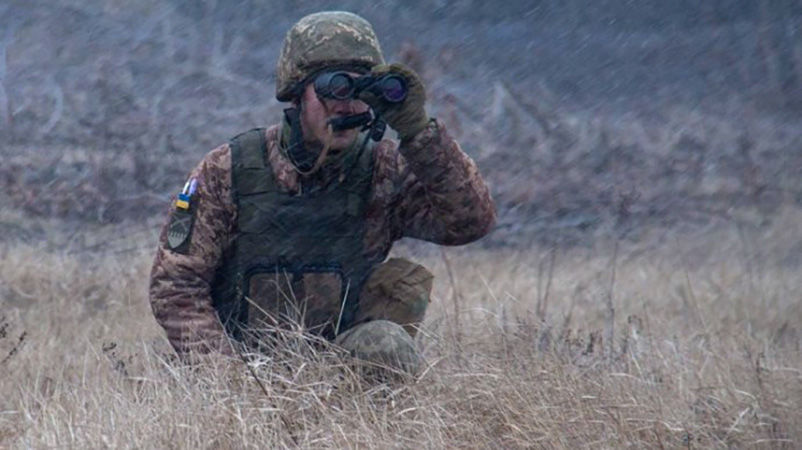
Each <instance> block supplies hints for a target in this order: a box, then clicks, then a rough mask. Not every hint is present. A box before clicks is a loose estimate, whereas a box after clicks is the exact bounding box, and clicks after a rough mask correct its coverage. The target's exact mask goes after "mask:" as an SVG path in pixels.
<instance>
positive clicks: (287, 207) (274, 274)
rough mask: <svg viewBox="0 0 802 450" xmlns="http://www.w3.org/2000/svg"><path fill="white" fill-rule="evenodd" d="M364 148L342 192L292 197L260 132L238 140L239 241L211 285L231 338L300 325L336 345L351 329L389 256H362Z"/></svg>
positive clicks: (337, 188)
mask: <svg viewBox="0 0 802 450" xmlns="http://www.w3.org/2000/svg"><path fill="white" fill-rule="evenodd" d="M358 139H364V136H360V137H359V138H358ZM360 142H366V144H365V145H361V147H360V146H357V147H356V149H355V150H356V151H357V152H358V153H357V154H356V157H354V158H351V160H350V162H348V161H346V162H345V163H344V168H343V170H344V175H345V178H344V179H341V181H340V182H339V183H338V182H336V181H335V182H332V183H331V184H330V185H329V186H328V187H326V188H324V189H321V190H318V191H315V192H310V193H301V194H300V195H293V194H290V193H287V192H283V191H281V190H280V189H279V187H278V185H277V183H276V180H275V176H274V174H273V169H272V167H271V165H270V162H269V161H268V159H267V152H266V150H265V149H266V143H265V130H264V129H263V128H259V129H254V130H251V131H248V132H246V133H243V134H241V135H239V136H237V137H235V138H234V139H232V140H231V143H230V144H231V145H230V147H231V182H232V194H233V200H234V204H235V205H236V206H237V210H238V220H237V226H236V233H237V234H236V238H235V240H234V242H233V244H232V246H231V247H230V248H229V249H228V251H227V252H226V254H225V255H224V260H223V264H222V265H221V266H220V268H219V269H218V270H217V273H216V275H215V279H214V282H213V283H212V299H213V304H214V308H215V310H216V311H217V314H218V316H219V317H220V319H221V321H222V322H223V324H224V326H225V328H226V331H227V332H228V334H229V335H230V336H232V337H234V338H236V339H239V340H242V339H243V338H245V337H247V336H246V333H248V331H249V330H253V329H254V328H259V327H273V326H282V325H286V324H287V323H290V322H296V323H298V322H302V323H303V325H304V326H305V327H306V328H307V329H308V330H309V331H310V332H313V333H317V334H320V335H322V336H324V337H326V338H328V339H332V338H333V337H334V336H335V335H336V334H337V333H338V332H342V331H345V330H346V329H347V328H348V327H349V326H350V325H351V322H352V320H353V316H354V313H355V312H356V307H357V302H358V299H359V293H360V291H361V288H362V285H363V283H364V281H365V279H366V278H367V277H368V275H369V274H370V272H371V271H372V269H373V268H374V267H375V266H376V265H378V264H379V263H380V262H381V260H382V259H383V258H384V256H386V255H380V256H377V257H374V258H372V259H370V258H367V257H366V256H365V252H364V235H365V210H366V204H367V200H368V197H369V195H370V189H371V181H372V177H373V156H372V155H373V152H372V148H371V147H372V145H370V144H372V141H370V143H369V144H368V143H367V141H360Z"/></svg>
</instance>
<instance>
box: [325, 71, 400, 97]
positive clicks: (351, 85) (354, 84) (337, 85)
mask: <svg viewBox="0 0 802 450" xmlns="http://www.w3.org/2000/svg"><path fill="white" fill-rule="evenodd" d="M362 91H368V92H370V93H372V94H373V95H375V96H376V97H378V98H380V99H383V100H384V101H386V102H389V103H401V102H403V101H404V99H406V98H407V82H406V80H404V78H403V77H401V76H400V75H395V74H386V75H382V76H381V77H374V76H373V75H363V76H360V77H353V76H352V75H350V74H349V73H348V72H343V71H334V72H324V73H322V74H320V75H318V76H317V77H316V78H315V92H316V93H317V95H319V96H321V97H324V98H333V99H335V100H349V99H353V98H357V97H358V96H359V93H360V92H362Z"/></svg>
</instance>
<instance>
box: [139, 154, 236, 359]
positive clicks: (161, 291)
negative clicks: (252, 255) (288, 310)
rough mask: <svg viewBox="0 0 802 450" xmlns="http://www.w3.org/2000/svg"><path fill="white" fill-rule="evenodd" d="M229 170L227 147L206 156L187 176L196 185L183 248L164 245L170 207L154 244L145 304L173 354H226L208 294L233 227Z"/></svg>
mask: <svg viewBox="0 0 802 450" xmlns="http://www.w3.org/2000/svg"><path fill="white" fill-rule="evenodd" d="M230 168H231V152H230V150H229V148H228V145H223V146H221V147H218V148H217V149H215V150H213V151H211V152H210V153H209V154H207V155H206V157H205V158H204V159H203V160H202V161H201V162H200V164H198V166H197V167H196V168H195V169H194V170H193V171H192V173H191V174H190V179H192V178H194V179H195V180H197V190H196V191H195V193H194V195H192V197H191V199H190V204H191V207H192V209H191V211H192V212H193V217H194V219H193V224H192V229H191V234H190V235H189V237H188V240H189V242H188V244H185V245H183V246H181V247H178V250H171V249H170V246H169V245H168V239H167V234H168V231H169V229H170V224H171V222H172V220H173V216H174V215H175V214H176V207H175V206H172V205H171V210H170V216H169V217H168V220H167V223H165V225H164V227H163V229H162V233H161V237H160V239H159V248H158V250H157V252H156V259H155V261H154V262H153V267H152V269H151V275H150V305H151V308H152V309H153V314H154V316H155V317H156V321H157V322H158V323H159V324H160V325H161V326H162V327H163V328H164V330H165V331H166V332H167V338H168V339H169V341H170V343H171V344H172V345H173V347H174V348H175V350H176V351H177V352H178V353H179V355H187V354H188V353H189V352H190V351H191V352H193V353H195V352H197V353H209V352H221V353H224V354H231V347H230V345H228V343H227V340H226V337H225V332H224V331H223V328H222V326H221V324H220V322H219V320H218V317H217V314H216V312H215V311H214V308H213V307H212V298H211V290H210V285H211V282H212V279H213V277H214V274H215V270H216V268H217V266H218V264H219V262H220V260H221V258H222V255H223V252H224V250H225V249H226V248H227V247H228V245H229V242H230V237H231V236H232V235H233V232H232V227H233V224H234V223H235V218H234V216H235V214H236V208H235V207H234V204H233V202H232V200H231V171H230Z"/></svg>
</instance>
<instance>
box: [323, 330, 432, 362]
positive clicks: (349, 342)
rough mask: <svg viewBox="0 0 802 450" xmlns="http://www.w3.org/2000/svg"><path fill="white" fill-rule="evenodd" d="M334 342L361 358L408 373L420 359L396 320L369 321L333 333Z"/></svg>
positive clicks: (408, 337)
mask: <svg viewBox="0 0 802 450" xmlns="http://www.w3.org/2000/svg"><path fill="white" fill-rule="evenodd" d="M334 343H336V344H338V345H340V346H342V347H343V348H344V349H346V350H347V351H349V352H350V353H351V355H352V356H354V357H356V358H359V359H361V360H364V361H367V362H370V363H372V364H376V365H378V366H379V368H381V367H386V368H389V369H391V370H394V371H398V372H403V373H406V374H409V375H415V374H417V373H418V372H419V371H420V369H421V366H422V363H423V358H422V357H421V355H420V353H418V350H417V349H416V348H415V342H413V340H412V337H410V336H409V334H407V332H406V331H404V329H403V328H402V327H401V326H400V325H398V324H397V323H394V322H390V321H389V320H373V321H370V322H365V323H363V324H361V325H357V326H355V327H353V328H351V329H350V330H348V331H346V332H345V333H343V334H341V335H339V336H337V339H335V340H334Z"/></svg>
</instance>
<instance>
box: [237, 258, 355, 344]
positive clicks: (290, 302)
mask: <svg viewBox="0 0 802 450" xmlns="http://www.w3.org/2000/svg"><path fill="white" fill-rule="evenodd" d="M347 285H348V283H347V282H343V277H342V274H341V272H339V271H321V270H314V269H310V271H301V272H288V271H276V272H261V273H255V274H253V275H251V277H250V278H249V282H248V292H247V297H246V299H245V301H246V303H247V310H248V315H247V317H248V321H247V323H248V328H250V329H251V330H252V331H255V332H258V330H269V329H272V328H276V327H281V328H292V329H297V328H298V327H299V326H302V327H303V328H304V330H305V331H307V332H309V333H312V334H318V335H323V336H326V337H331V336H333V334H334V330H335V329H336V326H337V321H338V319H339V316H340V311H341V306H342V299H343V296H344V292H345V288H346V286H347Z"/></svg>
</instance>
